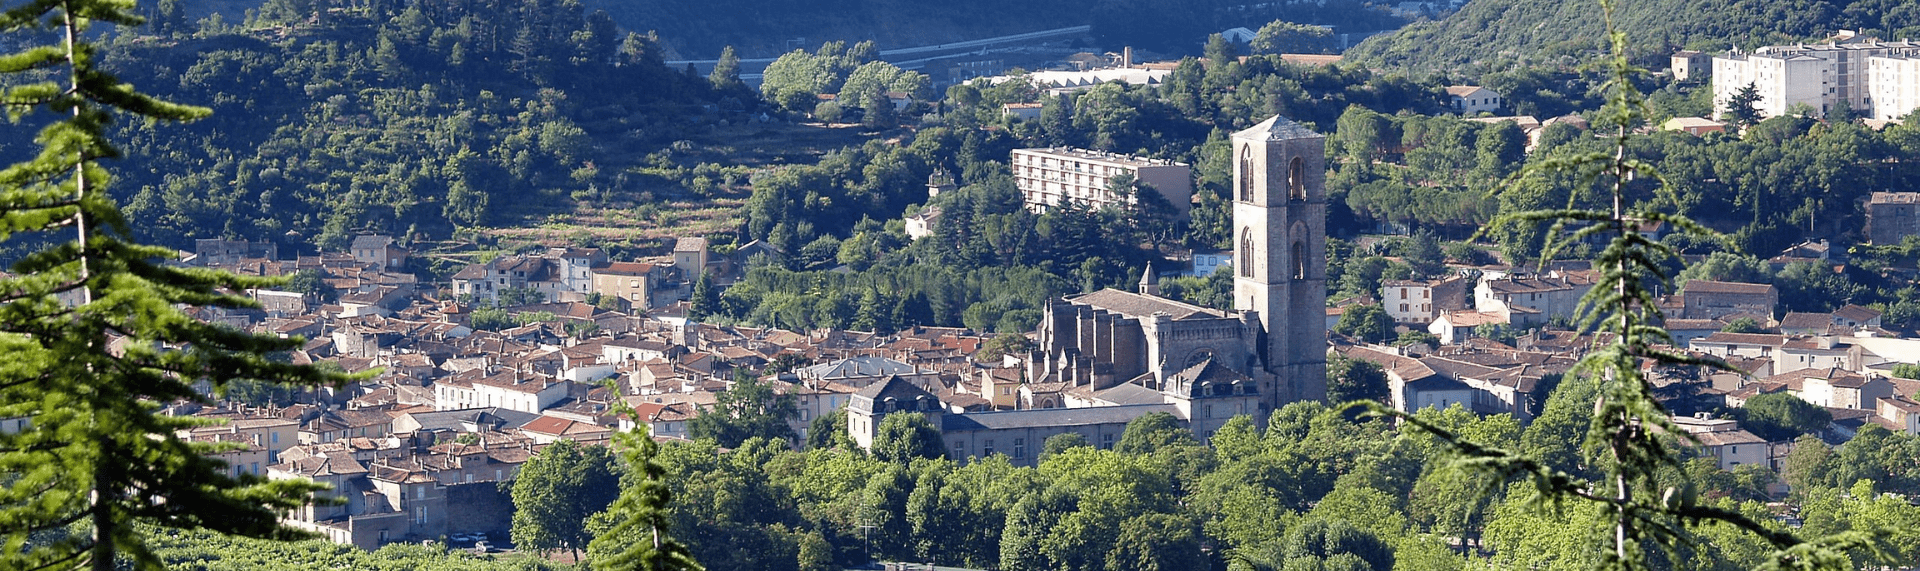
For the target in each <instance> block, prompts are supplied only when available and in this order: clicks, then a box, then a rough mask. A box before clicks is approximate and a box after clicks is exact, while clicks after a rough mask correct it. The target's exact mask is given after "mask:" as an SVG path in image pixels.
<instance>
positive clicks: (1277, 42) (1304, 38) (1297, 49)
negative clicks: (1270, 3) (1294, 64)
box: [1248, 20, 1333, 55]
mask: <svg viewBox="0 0 1920 571" xmlns="http://www.w3.org/2000/svg"><path fill="white" fill-rule="evenodd" d="M1332 39H1333V30H1330V29H1327V28H1324V27H1321V26H1309V25H1306V24H1295V23H1293V22H1287V21H1284V20H1274V21H1272V22H1268V23H1267V25H1265V26H1261V27H1260V31H1259V32H1256V33H1254V36H1253V42H1252V43H1250V44H1248V49H1250V50H1252V51H1253V53H1254V54H1256V55H1267V54H1306V53H1320V52H1324V51H1326V50H1327V48H1328V47H1329V43H1328V42H1329V41H1331V40H1332Z"/></svg>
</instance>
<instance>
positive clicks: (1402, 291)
mask: <svg viewBox="0 0 1920 571" xmlns="http://www.w3.org/2000/svg"><path fill="white" fill-rule="evenodd" d="M1406 298H1407V288H1400V299H1406Z"/></svg>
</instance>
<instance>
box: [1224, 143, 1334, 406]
mask: <svg viewBox="0 0 1920 571" xmlns="http://www.w3.org/2000/svg"><path fill="white" fill-rule="evenodd" d="M1326 148H1327V141H1326V136H1324V135H1321V134H1319V133H1315V132H1313V131H1312V130H1309V129H1307V128H1306V127H1303V126H1301V125H1300V124H1298V123H1294V122H1293V121H1289V120H1287V119H1285V118H1283V117H1280V116H1278V115H1276V116H1274V117H1273V118H1271V119H1267V120H1266V121H1263V122H1261V123H1260V124H1258V125H1254V126H1253V128H1251V129H1247V130H1245V131H1241V132H1238V133H1234V134H1233V156H1234V166H1235V169H1234V172H1235V174H1234V188H1233V192H1234V197H1233V198H1234V201H1233V232H1234V258H1233V268H1234V269H1233V271H1234V278H1233V305H1234V309H1237V310H1240V311H1252V312H1255V315H1257V316H1258V319H1259V321H1260V324H1261V326H1262V328H1263V329H1264V331H1263V332H1262V334H1261V337H1262V339H1261V341H1260V347H1259V350H1260V354H1261V357H1262V359H1261V361H1262V363H1263V365H1264V368H1265V370H1266V372H1268V373H1272V375H1273V376H1274V381H1273V386H1271V387H1268V390H1265V391H1263V393H1264V396H1265V399H1266V401H1267V402H1266V404H1268V405H1270V406H1273V407H1276V408H1277V407H1279V406H1281V405H1284V404H1286V403H1289V402H1294V401H1301V400H1325V399H1326V396H1327V330H1326V305H1327V192H1326V178H1327V177H1326Z"/></svg>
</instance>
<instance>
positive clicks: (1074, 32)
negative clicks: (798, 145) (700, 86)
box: [667, 26, 1091, 85]
mask: <svg viewBox="0 0 1920 571" xmlns="http://www.w3.org/2000/svg"><path fill="white" fill-rule="evenodd" d="M1090 29H1091V27H1089V26H1073V27H1070V28H1055V29H1052V30H1041V31H1038V32H1027V33H1024V34H1014V35H1011V36H999V37H993V38H985V39H979V40H967V41H964V42H953V43H949V44H936V45H931V46H916V47H910V48H899V49H892V50H880V59H881V60H882V61H885V62H887V63H891V64H894V65H897V66H900V67H901V68H903V69H919V68H921V67H922V66H924V65H926V64H927V62H930V61H933V60H938V59H942V58H948V57H954V56H960V55H966V54H969V53H978V52H982V51H997V50H1001V49H1006V48H1008V47H1012V46H1017V45H1021V44H1027V43H1032V42H1038V41H1044V40H1051V39H1056V38H1070V37H1075V36H1083V35H1086V34H1087V32H1088V31H1089V30H1090ZM773 60H774V58H754V59H743V60H740V79H742V80H744V81H746V82H747V83H748V84H752V85H758V84H759V83H760V78H761V74H762V72H764V71H766V69H767V64H770V63H773ZM718 61H719V60H711V59H689V60H675V61H669V62H667V66H668V67H671V68H674V69H684V68H686V67H687V66H688V65H692V66H693V67H694V69H695V70H698V71H699V72H700V74H701V75H706V74H707V73H709V72H712V71H713V65H714V64H715V63H717V62H718Z"/></svg>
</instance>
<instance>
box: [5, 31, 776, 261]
mask: <svg viewBox="0 0 1920 571" xmlns="http://www.w3.org/2000/svg"><path fill="white" fill-rule="evenodd" d="M152 16H153V17H152V21H151V22H150V24H149V25H148V26H145V27H143V28H141V29H138V30H135V31H131V32H128V33H126V34H122V35H119V36H116V37H114V38H112V41H111V45H110V46H109V47H108V49H107V50H106V53H105V54H104V57H105V63H106V66H107V67H108V68H109V69H112V70H114V71H115V72H116V73H118V74H120V75H121V76H122V77H123V78H125V79H126V80H128V81H129V82H131V83H133V84H135V85H138V86H140V87H141V88H142V89H144V90H147V91H150V92H152V93H154V94H156V95H158V96H160V97H162V98H165V99H170V100H178V101H192V102H196V103H202V104H206V105H209V106H211V107H212V108H213V110H214V113H213V115H212V117H210V118H208V119H206V120H202V121H197V122H193V123H188V124H185V125H149V124H144V123H131V124H123V125H120V126H119V127H120V129H121V130H122V131H123V132H122V133H120V134H118V135H116V137H117V138H119V139H122V140H125V141H127V143H126V144H125V145H124V150H125V151H126V154H128V155H129V156H137V157H140V160H139V161H138V162H128V163H125V164H114V165H111V166H112V167H113V168H116V169H117V174H118V175H119V176H120V177H121V180H120V181H119V182H118V183H117V184H115V185H114V187H113V188H114V191H115V193H116V194H117V195H118V196H117V197H116V198H118V199H119V200H120V201H121V203H122V204H124V205H126V209H127V211H128V214H129V215H130V216H131V218H132V219H134V220H137V221H139V224H138V225H137V228H138V229H139V231H141V232H142V233H144V234H145V235H144V236H142V238H145V239H149V240H154V241H158V242H160V243H164V244H167V245H171V246H176V247H181V246H190V245H191V241H190V240H191V239H193V238H217V237H232V238H247V239H266V238H281V237H282V236H283V235H285V234H287V233H289V232H297V233H299V235H300V236H301V238H292V237H289V239H287V242H289V243H296V244H297V243H301V242H309V241H311V242H314V243H317V244H320V245H325V246H339V245H341V244H343V243H344V241H345V240H346V239H347V238H348V237H349V236H350V235H351V234H352V233H354V232H357V231H375V232H386V233H391V234H395V235H405V236H412V235H416V234H422V235H429V236H433V237H435V238H444V237H446V236H448V235H450V234H451V233H452V231H453V229H454V228H456V227H471V226H504V225H516V224H519V223H521V222H523V221H525V220H528V219H530V218H532V217H535V216H538V215H541V214H544V213H547V212H551V211H554V210H557V209H561V208H565V207H566V206H567V204H568V203H569V201H570V200H571V199H573V198H574V197H578V196H588V197H603V198H606V199H608V200H609V201H610V202H617V201H620V200H627V201H629V202H631V195H632V193H634V192H635V191H636V187H635V185H633V184H630V181H631V179H630V178H629V177H628V176H626V175H624V174H623V169H624V167H626V166H628V165H632V164H634V163H636V162H638V161H639V160H640V159H641V158H642V157H644V156H645V155H646V154H647V153H648V152H650V151H653V150H657V149H660V148H663V147H666V146H667V145H668V143H670V142H671V141H674V140H677V139H679V138H681V137H682V136H683V135H684V133H685V132H687V131H688V130H689V129H691V128H693V126H694V125H696V124H698V123H703V122H712V121H714V120H716V119H717V118H720V117H722V116H724V114H725V113H727V112H728V110H741V109H744V108H746V107H748V106H750V105H753V104H754V103H753V102H754V101H755V97H754V95H753V94H752V93H751V92H750V91H747V90H745V88H744V86H738V85H733V86H722V87H720V88H715V87H713V86H712V84H710V83H709V82H708V81H707V80H706V79H705V78H700V77H692V76H688V75H685V74H683V73H681V72H679V71H676V70H671V69H668V68H666V67H665V66H664V65H662V64H661V59H660V56H659V52H658V49H657V47H656V45H655V43H654V42H653V41H651V40H650V39H649V38H647V37H644V36H639V35H633V34H626V33H623V32H621V31H619V30H618V29H617V27H616V26H614V24H613V23H612V21H611V20H610V19H608V18H607V17H606V16H605V15H604V14H598V13H593V14H590V13H588V12H587V11H586V10H585V8H583V7H582V6H581V5H580V4H578V3H577V2H574V1H572V0H564V1H553V0H541V1H530V2H484V1H473V0H416V1H413V2H407V3H400V2H371V3H366V4H362V5H357V6H355V7H344V6H329V5H321V4H314V3H294V2H270V3H268V4H267V5H266V6H263V7H262V10H261V11H260V12H259V13H258V15H257V16H256V17H255V19H254V21H252V22H249V23H247V24H248V25H246V26H239V25H229V24H226V23H222V22H220V21H218V20H217V19H216V20H206V21H202V22H200V23H198V24H192V23H189V22H187V21H186V18H185V16H184V15H183V14H181V13H180V12H179V4H178V3H162V4H160V5H159V6H158V7H156V8H154V9H153V13H152ZM234 24H238V23H237V22H235V23H234ZM29 142H30V137H9V138H6V139H4V140H0V156H5V157H8V158H16V157H19V156H20V155H21V154H22V153H25V152H28V151H29V148H28V147H27V145H28V143H29Z"/></svg>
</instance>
